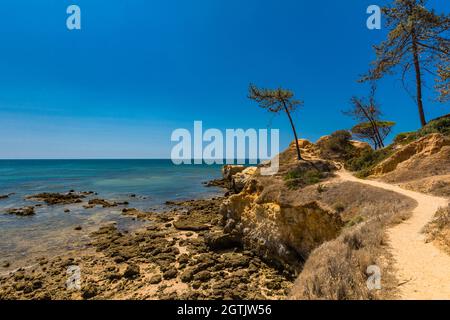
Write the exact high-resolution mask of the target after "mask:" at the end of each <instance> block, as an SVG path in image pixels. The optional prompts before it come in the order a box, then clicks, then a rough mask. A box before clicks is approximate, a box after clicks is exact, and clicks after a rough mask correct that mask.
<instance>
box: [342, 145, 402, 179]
mask: <svg viewBox="0 0 450 320" xmlns="http://www.w3.org/2000/svg"><path fill="white" fill-rule="evenodd" d="M393 153H394V150H393V146H392V145H391V146H389V147H386V148H384V149H379V150H371V149H366V150H364V151H363V152H362V153H361V154H360V155H359V156H357V157H354V158H351V159H349V160H348V161H347V162H346V163H345V167H346V168H347V169H348V170H351V171H357V176H358V177H360V178H365V177H368V176H369V175H370V173H371V170H372V168H373V167H374V166H376V165H377V164H378V163H380V162H382V161H383V160H384V159H386V158H388V157H389V156H391V155H392V154H393Z"/></svg>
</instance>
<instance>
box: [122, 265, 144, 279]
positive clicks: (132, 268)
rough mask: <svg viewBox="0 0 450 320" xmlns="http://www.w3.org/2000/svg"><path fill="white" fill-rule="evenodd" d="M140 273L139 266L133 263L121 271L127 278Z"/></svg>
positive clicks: (134, 276)
mask: <svg viewBox="0 0 450 320" xmlns="http://www.w3.org/2000/svg"><path fill="white" fill-rule="evenodd" d="M139 274H140V268H139V266H138V265H135V264H129V265H128V266H127V268H126V270H125V272H124V273H123V276H124V277H125V278H128V279H133V278H136V277H137V276H139Z"/></svg>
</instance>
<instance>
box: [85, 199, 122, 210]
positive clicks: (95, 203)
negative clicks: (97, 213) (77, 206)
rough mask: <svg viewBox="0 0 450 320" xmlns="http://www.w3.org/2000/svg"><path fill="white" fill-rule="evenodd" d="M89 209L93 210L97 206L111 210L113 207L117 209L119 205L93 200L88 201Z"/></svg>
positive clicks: (102, 200)
mask: <svg viewBox="0 0 450 320" xmlns="http://www.w3.org/2000/svg"><path fill="white" fill-rule="evenodd" d="M88 206H89V208H93V207H95V206H102V207H103V208H111V207H117V203H115V202H109V201H107V200H104V199H91V200H89V201H88Z"/></svg>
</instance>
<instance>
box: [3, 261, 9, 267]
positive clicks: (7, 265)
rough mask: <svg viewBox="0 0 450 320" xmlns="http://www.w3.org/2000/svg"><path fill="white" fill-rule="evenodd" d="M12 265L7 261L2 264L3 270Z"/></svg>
mask: <svg viewBox="0 0 450 320" xmlns="http://www.w3.org/2000/svg"><path fill="white" fill-rule="evenodd" d="M10 265H11V264H10V263H9V261H5V262H3V263H2V268H9V266H10Z"/></svg>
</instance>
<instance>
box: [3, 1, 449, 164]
mask: <svg viewBox="0 0 450 320" xmlns="http://www.w3.org/2000/svg"><path fill="white" fill-rule="evenodd" d="M384 3H386V1H384V0H380V1H377V0H375V1H372V0H371V1H366V0H347V1H335V0H322V1H304V0H301V1H300V0H277V1H275V0H270V1H269V0H192V1H186V0H152V1H148V0H128V1H124V0H108V1H92V0H71V1H66V0H43V1H31V0H28V1H25V0H3V1H2V3H1V16H0V39H1V40H0V158H167V157H169V156H170V150H171V147H172V146H173V144H172V143H171V142H170V134H171V132H172V130H174V129H176V128H183V127H186V128H191V127H192V125H193V121H194V120H203V122H204V126H205V127H208V128H219V129H225V128H266V127H267V126H268V125H270V126H271V127H272V128H279V129H280V130H281V138H282V139H281V140H282V141H281V142H282V146H283V147H285V146H287V145H288V143H289V142H290V141H291V140H292V137H291V131H290V128H289V123H288V121H287V119H286V117H285V116H279V117H276V118H274V119H273V117H272V116H271V115H270V114H268V113H266V112H264V111H262V110H259V109H258V108H257V107H256V106H255V105H254V104H253V103H252V102H251V101H249V100H248V99H247V87H248V84H249V83H250V82H253V83H255V84H257V85H259V86H268V87H277V86H284V87H287V88H290V89H292V90H294V91H295V93H296V94H297V95H298V97H299V98H301V99H302V100H304V101H305V105H304V107H303V108H302V109H301V110H300V111H299V112H297V113H296V114H295V121H296V124H297V127H298V131H299V134H300V136H301V137H303V138H308V139H311V140H316V139H318V138H319V137H320V136H322V135H325V134H328V133H330V132H332V131H334V130H337V129H342V128H350V127H351V126H352V124H353V122H352V120H351V119H349V118H347V117H345V116H344V115H343V114H342V113H341V111H342V110H344V109H347V108H348V107H349V103H348V102H349V99H350V98H351V96H352V95H364V94H366V93H367V87H365V86H362V85H360V84H358V83H356V80H357V78H358V75H360V74H362V73H364V72H365V71H366V70H367V67H368V63H369V61H370V60H371V59H372V58H373V51H372V50H371V46H372V45H373V44H376V43H379V42H380V41H381V40H382V39H383V37H384V36H385V33H386V30H381V31H370V30H368V29H367V28H366V19H367V14H366V8H367V6H368V5H370V4H380V5H382V4H384ZM445 3H446V1H439V0H434V1H431V2H430V4H432V5H433V7H434V8H436V9H437V10H438V11H442V10H447V12H448V6H446V5H445ZM70 4H77V5H79V6H80V7H81V10H82V30H81V31H68V30H67V28H66V24H65V21H66V17H67V14H66V8H67V6H68V5H70ZM445 7H447V8H445ZM428 85H429V86H430V87H432V85H433V83H429V84H428ZM378 99H379V101H380V103H381V105H382V108H383V110H384V113H385V115H386V118H387V119H389V120H394V121H396V122H397V124H398V125H397V127H396V129H395V131H396V132H397V133H398V132H402V131H408V130H415V129H417V128H418V126H419V119H418V115H417V111H416V107H415V105H414V102H413V101H412V100H411V98H410V97H409V96H408V94H407V93H406V92H405V91H404V90H403V88H402V85H401V83H400V81H399V80H398V77H390V78H387V79H385V80H383V81H382V82H381V83H380V87H379V92H378ZM432 99H433V97H432V95H431V92H430V91H427V92H426V95H425V105H426V112H427V117H428V118H429V119H430V118H433V117H436V116H439V115H442V114H445V113H449V112H450V108H449V105H448V104H447V105H442V104H434V103H432V101H431V100H432Z"/></svg>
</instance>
